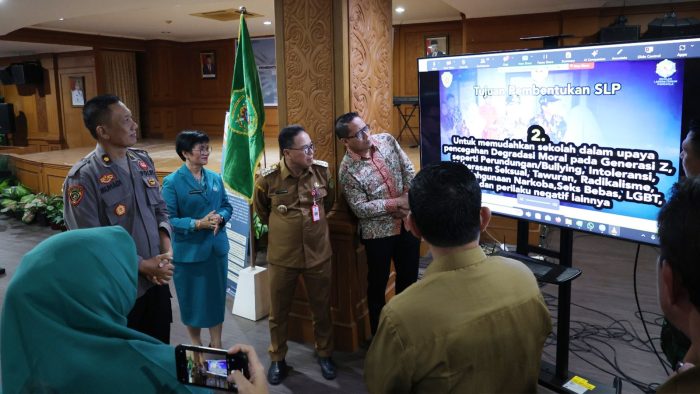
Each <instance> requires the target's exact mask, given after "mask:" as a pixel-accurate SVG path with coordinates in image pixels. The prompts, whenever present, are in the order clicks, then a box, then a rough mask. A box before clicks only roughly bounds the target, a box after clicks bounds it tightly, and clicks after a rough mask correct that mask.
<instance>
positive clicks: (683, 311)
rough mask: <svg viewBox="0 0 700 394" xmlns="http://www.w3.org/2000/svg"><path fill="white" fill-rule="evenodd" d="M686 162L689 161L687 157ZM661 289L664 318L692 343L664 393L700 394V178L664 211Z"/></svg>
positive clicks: (682, 186)
mask: <svg viewBox="0 0 700 394" xmlns="http://www.w3.org/2000/svg"><path fill="white" fill-rule="evenodd" d="M683 167H684V168H686V173H687V172H688V170H687V166H686V163H685V160H684V163H683ZM658 223H659V231H658V233H659V246H660V247H661V254H660V255H659V259H658V268H657V273H658V294H659V304H660V305H661V310H662V311H663V313H664V317H666V319H668V321H669V322H670V323H671V324H673V326H674V327H676V328H678V329H679V330H680V331H681V332H682V333H683V334H685V336H686V337H688V338H689V339H690V348H689V349H688V352H687V353H686V354H685V357H683V360H682V361H680V362H678V364H677V365H676V366H675V367H674V370H675V373H674V374H673V375H672V376H671V378H670V379H669V380H668V381H666V383H664V384H663V385H661V387H659V388H658V390H656V392H657V393H659V394H671V393H700V262H699V261H698V256H699V255H700V177H697V176H695V177H693V176H691V177H689V178H686V179H684V180H682V181H680V182H678V183H677V184H675V185H674V186H673V189H672V191H671V195H670V197H669V199H668V201H667V202H666V204H665V205H664V206H663V207H662V208H661V210H660V211H659V217H658Z"/></svg>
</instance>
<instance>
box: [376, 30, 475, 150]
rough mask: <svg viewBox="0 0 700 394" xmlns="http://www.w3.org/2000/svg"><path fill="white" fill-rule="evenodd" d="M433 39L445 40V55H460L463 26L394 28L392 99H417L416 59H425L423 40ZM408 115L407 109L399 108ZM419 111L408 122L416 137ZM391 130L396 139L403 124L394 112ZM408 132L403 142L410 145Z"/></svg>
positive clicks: (404, 135) (403, 137)
mask: <svg viewBox="0 0 700 394" xmlns="http://www.w3.org/2000/svg"><path fill="white" fill-rule="evenodd" d="M432 36H447V37H448V54H455V53H461V51H462V46H463V44H462V23H461V22H460V21H450V22H441V23H421V24H415V25H401V26H395V27H394V43H393V44H394V45H393V48H394V59H393V71H394V78H393V81H394V86H393V95H394V96H418V60H417V59H418V58H421V57H424V56H425V39H426V37H432ZM402 110H403V111H406V110H408V111H410V107H404V108H402ZM419 115H420V110H418V109H417V110H416V112H415V113H414V116H413V117H412V118H411V119H410V121H409V124H410V125H411V128H412V129H413V130H415V133H416V134H417V133H418V130H419V125H418V123H419V122H418V118H419ZM391 119H392V126H391V128H389V129H387V130H389V131H390V132H391V133H392V134H393V135H394V136H395V137H398V134H399V131H400V130H401V127H403V121H402V120H401V118H400V117H399V113H398V111H397V110H396V109H393V112H392V113H391ZM409 134H410V133H409V131H408V130H406V131H404V134H403V135H402V142H406V141H410V142H411V143H412V142H413V139H412V137H411V136H410V135H409Z"/></svg>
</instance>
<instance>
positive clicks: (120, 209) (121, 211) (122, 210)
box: [114, 204, 126, 216]
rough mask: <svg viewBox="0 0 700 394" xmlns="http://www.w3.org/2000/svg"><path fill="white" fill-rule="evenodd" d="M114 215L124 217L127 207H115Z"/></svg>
mask: <svg viewBox="0 0 700 394" xmlns="http://www.w3.org/2000/svg"><path fill="white" fill-rule="evenodd" d="M114 213H115V214H116V215H117V216H124V214H125V213H126V205H124V204H118V205H117V206H116V207H114Z"/></svg>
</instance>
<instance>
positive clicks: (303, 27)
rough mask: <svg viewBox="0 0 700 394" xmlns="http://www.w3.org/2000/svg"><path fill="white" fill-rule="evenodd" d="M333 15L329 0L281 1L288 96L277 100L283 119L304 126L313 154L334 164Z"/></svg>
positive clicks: (287, 122)
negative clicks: (281, 103)
mask: <svg viewBox="0 0 700 394" xmlns="http://www.w3.org/2000/svg"><path fill="white" fill-rule="evenodd" d="M332 18H333V15H332V7H329V2H328V1H324V0H313V1H293V0H285V1H284V65H285V71H286V74H285V76H286V78H285V81H284V84H285V85H286V91H287V95H286V97H281V98H280V101H282V100H285V102H286V108H287V118H286V119H285V120H283V122H284V123H286V124H293V123H297V124H301V125H303V126H304V127H305V128H306V131H307V132H308V133H309V135H310V136H311V139H312V140H313V141H314V145H315V146H316V147H317V148H316V152H315V154H314V157H316V158H318V159H320V160H325V161H328V162H329V163H330V165H331V166H332V167H334V166H335V164H334V162H335V160H334V151H335V145H334V143H335V139H334V134H333V120H334V101H333V86H334V85H333V78H334V75H333V42H332V40H331V39H330V38H331V37H333V20H332ZM331 173H335V169H334V168H331Z"/></svg>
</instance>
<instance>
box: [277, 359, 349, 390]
mask: <svg viewBox="0 0 700 394" xmlns="http://www.w3.org/2000/svg"><path fill="white" fill-rule="evenodd" d="M318 365H320V366H321V375H323V377H324V378H325V379H327V380H333V379H335V375H336V373H335V364H333V360H332V359H331V358H330V357H319V358H318ZM288 373H289V367H288V366H287V362H286V361H284V360H282V361H273V362H272V363H270V369H268V370H267V381H268V382H269V383H270V384H271V385H273V386H277V385H278V384H280V383H282V381H283V380H284V378H286V377H287V374H288Z"/></svg>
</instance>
